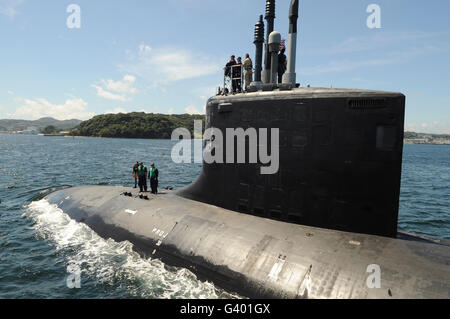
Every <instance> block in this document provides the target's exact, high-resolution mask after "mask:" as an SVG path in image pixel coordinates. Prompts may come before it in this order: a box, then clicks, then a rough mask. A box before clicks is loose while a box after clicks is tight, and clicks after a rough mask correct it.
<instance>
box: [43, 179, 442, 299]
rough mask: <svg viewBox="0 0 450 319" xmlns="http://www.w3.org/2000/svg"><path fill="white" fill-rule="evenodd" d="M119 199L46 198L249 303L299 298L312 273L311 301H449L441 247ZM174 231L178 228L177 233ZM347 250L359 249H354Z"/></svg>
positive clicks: (180, 203)
mask: <svg viewBox="0 0 450 319" xmlns="http://www.w3.org/2000/svg"><path fill="white" fill-rule="evenodd" d="M124 190H125V189H124V188H111V187H99V186H93V187H80V188H73V189H66V190H62V191H59V192H56V193H53V194H51V195H49V196H48V197H47V198H46V199H47V200H48V201H49V202H50V203H51V204H55V203H59V202H60V200H61V198H64V197H66V196H67V195H70V197H71V200H69V201H67V202H64V203H63V205H62V207H60V208H61V209H62V210H63V211H64V212H65V213H67V214H68V215H69V216H71V217H72V218H73V219H75V220H77V221H80V220H81V219H83V218H84V222H85V223H86V224H87V225H88V226H89V227H91V228H92V229H93V230H94V231H96V232H97V233H98V234H99V235H100V236H102V237H106V238H113V239H114V240H116V241H124V240H128V241H130V242H132V243H133V244H134V247H135V249H136V250H137V251H138V252H140V253H141V254H142V255H144V256H149V257H151V256H153V258H158V259H161V260H162V261H163V262H165V263H167V264H168V265H173V266H179V267H184V268H189V267H190V266H193V267H194V268H192V269H193V270H194V271H195V273H196V274H197V276H198V277H199V278H201V279H203V280H210V281H212V282H215V283H216V284H217V285H218V286H220V287H222V288H224V289H227V290H230V291H233V292H238V293H240V294H241V295H244V296H247V297H251V298H296V297H298V296H299V295H301V296H302V295H303V293H304V292H303V291H301V290H302V289H299V287H301V286H302V283H303V282H305V273H306V272H307V271H308V269H309V267H310V266H311V265H314V271H313V272H314V276H311V279H310V280H311V284H310V289H308V298H391V297H390V296H389V295H388V294H387V289H391V292H392V294H393V298H449V297H450V296H449V291H450V269H449V267H448V264H449V262H450V249H449V247H447V246H443V245H435V244H426V243H420V242H410V241H404V240H396V239H391V238H384V237H377V236H372V235H361V234H352V233H345V232H339V231H333V230H326V229H319V228H311V227H306V226H301V225H294V224H287V223H283V222H277V221H273V220H268V219H264V218H259V217H255V216H249V215H245V214H239V213H236V212H232V211H228V210H225V209H222V208H219V207H214V206H211V205H205V204H202V203H199V202H195V201H191V200H188V199H184V198H181V197H179V196H177V195H176V194H170V195H167V196H161V197H158V198H157V199H153V200H152V204H151V207H148V206H149V205H148V202H146V201H140V200H135V201H133V202H131V203H130V202H129V201H128V200H127V198H125V197H123V196H120V195H119V194H120V193H121V192H123V191H124ZM94 194H96V195H94ZM87 203H89V205H87ZM96 203H97V204H98V205H96ZM125 207H128V208H129V209H132V210H136V211H139V212H140V214H137V215H136V216H135V217H134V218H133V219H131V220H130V219H129V218H125V217H126V215H127V214H126V213H125V212H124V209H125ZM156 208H163V209H164V214H161V215H153V214H151V213H150V212H152V211H155V209H156ZM176 223H178V224H177V225H178V226H179V227H178V226H177V227H174V225H175V224H176ZM153 225H159V226H158V227H154V226H153ZM155 228H156V229H172V228H173V230H172V231H171V232H170V236H167V237H166V238H165V239H164V240H162V243H161V245H160V246H157V245H156V244H157V243H158V241H159V240H161V239H162V237H160V236H158V235H156V234H155V233H153V230H154V229H155ZM308 233H314V237H306V236H305V234H308ZM160 235H161V232H160ZM164 235H166V234H165V233H164ZM164 235H163V236H164ZM265 236H268V237H267V240H265V241H264V238H265ZM286 238H288V241H286ZM350 241H358V242H361V243H362V244H361V245H360V246H354V245H350V244H349V242H350ZM261 243H262V244H261ZM258 245H259V246H258ZM280 255H281V256H282V257H281V258H284V256H286V259H285V260H289V262H286V263H284V265H283V267H282V268H281V270H280V272H279V273H278V278H277V279H276V280H275V279H270V278H268V274H269V273H270V272H271V270H272V269H273V268H274V264H275V263H276V262H277V260H278V259H279V258H280ZM370 264H378V265H380V266H381V270H382V288H381V289H368V288H367V286H366V280H367V273H366V269H367V266H368V265H370ZM278 270H279V268H276V271H275V272H278ZM243 283H245V284H243ZM437 283H439V284H437Z"/></svg>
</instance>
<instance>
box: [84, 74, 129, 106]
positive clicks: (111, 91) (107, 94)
mask: <svg viewBox="0 0 450 319" xmlns="http://www.w3.org/2000/svg"><path fill="white" fill-rule="evenodd" d="M100 82H101V85H102V86H103V87H102V86H100V85H95V84H93V85H91V87H93V88H95V89H96V90H97V96H98V97H101V98H104V99H108V100H114V101H121V102H128V101H131V98H129V97H128V95H130V94H131V95H132V94H136V93H137V89H136V88H135V87H133V84H134V83H135V82H136V77H135V76H133V75H125V76H124V77H123V79H122V80H120V81H114V80H110V79H109V80H105V79H101V81H100Z"/></svg>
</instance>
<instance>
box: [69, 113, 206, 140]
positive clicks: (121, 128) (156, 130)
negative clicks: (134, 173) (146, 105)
mask: <svg viewBox="0 0 450 319" xmlns="http://www.w3.org/2000/svg"><path fill="white" fill-rule="evenodd" d="M194 120H202V121H203V122H204V121H205V116H204V115H188V114H183V115H165V114H152V113H150V114H148V113H129V114H106V115H98V116H95V117H94V118H92V119H90V120H88V121H85V122H82V123H81V124H80V125H78V126H77V127H76V128H75V129H73V130H72V131H71V135H73V136H89V137H115V138H146V139H170V138H171V136H172V132H173V131H174V130H175V129H177V128H180V127H183V128H186V129H188V130H189V131H190V132H191V134H193V131H194Z"/></svg>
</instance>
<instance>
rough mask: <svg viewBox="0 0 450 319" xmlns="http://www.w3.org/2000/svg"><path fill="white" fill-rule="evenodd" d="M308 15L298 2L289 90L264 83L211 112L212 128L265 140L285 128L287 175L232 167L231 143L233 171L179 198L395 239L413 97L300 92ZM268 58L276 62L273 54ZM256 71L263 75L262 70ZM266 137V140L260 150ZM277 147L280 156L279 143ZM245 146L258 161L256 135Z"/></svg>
mask: <svg viewBox="0 0 450 319" xmlns="http://www.w3.org/2000/svg"><path fill="white" fill-rule="evenodd" d="M267 2H268V3H269V2H271V1H267ZM273 5H274V1H273ZM298 7H299V5H298V0H292V2H291V8H290V13H289V16H290V31H289V32H290V33H289V50H288V54H289V56H288V61H289V62H288V70H287V73H286V74H285V76H284V78H283V83H282V84H279V85H278V84H275V83H266V84H263V85H258V83H256V82H255V85H252V86H251V87H250V89H249V92H246V93H241V94H235V95H218V96H214V97H212V98H210V99H209V101H208V102H207V106H206V117H207V120H206V128H212V127H214V128H217V129H219V130H221V131H223V132H225V131H226V129H227V128H234V129H236V128H242V129H244V130H248V129H249V128H255V129H256V130H257V132H260V131H259V129H261V128H267V129H268V130H269V132H270V130H271V129H272V128H276V129H279V154H280V156H279V170H278V172H277V173H276V174H271V175H262V174H261V167H264V166H265V165H263V164H261V163H257V164H254V163H253V164H252V163H249V162H248V161H246V163H245V164H237V163H226V158H225V156H226V155H225V154H227V152H228V151H227V149H226V145H227V136H226V134H224V143H223V145H224V150H223V152H224V155H223V156H224V164H219V163H213V164H208V163H204V165H203V171H202V173H201V176H200V177H199V178H198V180H197V181H196V182H195V183H193V184H192V185H191V186H189V187H187V188H185V189H182V190H180V191H179V192H178V194H179V195H180V196H182V197H185V198H189V199H193V200H197V201H201V202H204V203H208V204H211V205H216V206H219V207H223V208H226V209H230V210H234V211H238V212H241V213H243V214H251V215H255V216H260V217H264V218H269V219H275V220H279V221H284V222H288V223H297V224H302V225H307V226H315V227H320V228H328V229H337V230H343V231H347V232H356V233H366V234H374V235H381V236H389V237H395V236H396V235H397V219H398V208H399V196H400V180H401V166H402V153H403V135H404V113H405V96H404V95H403V94H401V93H392V92H380V91H371V90H356V89H328V88H298V87H297V86H298V85H297V84H296V76H295V58H296V45H297V41H296V37H297V17H298ZM273 17H274V14H273ZM261 23H262V19H261V20H260V21H258V23H257V25H256V27H257V30H255V44H256V45H257V46H258V45H260V44H261V30H262V32H264V29H263V28H264V26H263V25H261ZM270 27H271V26H270V25H269V28H268V31H269V30H270ZM271 32H272V31H271ZM271 32H270V33H271ZM270 33H269V34H270ZM265 53H266V57H267V56H268V53H269V52H267V46H266V52H265ZM256 54H257V56H256V61H261V59H260V58H261V54H262V53H261V50H256ZM258 55H259V56H258ZM266 62H267V60H266ZM266 65H267V63H266ZM272 67H273V66H272ZM256 72H257V76H258V72H259V70H258V63H257V69H256ZM263 78H264V77H263ZM255 80H256V81H258V80H259V78H258V77H257V78H256V79H255ZM263 80H264V79H263ZM269 135H270V134H269ZM233 138H234V137H233ZM265 138H266V137H265V136H261V135H260V134H259V133H258V143H259V144H260V143H261V141H262V139H265ZM267 139H268V141H269V147H268V149H269V150H270V149H271V145H270V143H271V138H270V136H268V137H267ZM245 141H247V143H246V159H247V160H248V157H249V155H248V154H249V151H250V148H249V143H248V142H249V137H248V136H247V137H246V138H245ZM236 145H237V143H234V147H235V149H234V154H236V152H237V149H236ZM209 151H211V152H214V151H215V150H214V149H211V150H209Z"/></svg>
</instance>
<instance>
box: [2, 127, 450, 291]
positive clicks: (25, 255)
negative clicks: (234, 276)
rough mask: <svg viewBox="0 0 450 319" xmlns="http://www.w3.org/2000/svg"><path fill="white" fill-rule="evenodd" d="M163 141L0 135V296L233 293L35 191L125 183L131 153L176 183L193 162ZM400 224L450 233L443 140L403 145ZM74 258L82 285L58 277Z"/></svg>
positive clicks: (192, 171)
mask: <svg viewBox="0 0 450 319" xmlns="http://www.w3.org/2000/svg"><path fill="white" fill-rule="evenodd" d="M174 143H175V142H173V141H167V140H126V139H96V138H75V139H72V138H64V137H56V138H48V137H41V136H25V135H1V134H0V201H1V203H0V298H151V299H159V298H214V299H215V298H239V296H236V295H234V294H232V293H230V292H226V291H223V290H221V289H220V288H218V287H215V286H214V285H213V284H212V283H208V282H201V281H199V280H198V279H197V278H196V276H195V275H194V274H193V273H191V272H190V271H188V270H186V269H182V268H174V267H169V266H167V265H164V264H163V263H162V262H161V261H159V260H151V259H143V258H141V257H140V256H139V255H138V254H137V253H135V252H134V251H133V249H132V245H131V244H130V243H128V242H124V243H117V242H114V241H112V240H105V239H102V238H100V237H99V236H98V235H97V234H95V233H94V232H93V231H92V230H90V229H89V228H88V227H87V226H85V225H84V224H78V223H76V222H74V221H73V220H71V219H70V218H69V217H68V216H67V215H65V214H64V212H62V211H61V210H59V209H58V208H56V207H54V206H51V205H49V204H48V203H47V202H46V201H45V200H42V199H43V198H44V197H45V196H46V195H47V194H49V193H51V192H53V191H55V190H58V189H61V188H64V187H69V186H79V185H124V186H126V185H131V183H132V179H131V167H132V166H133V163H134V162H136V161H137V160H139V161H144V162H145V163H147V164H150V163H151V162H156V163H158V166H159V170H160V172H161V173H162V174H161V176H160V184H161V186H163V187H164V186H171V187H174V188H180V187H183V186H186V185H188V184H190V183H191V182H192V181H194V180H195V179H196V177H197V176H198V175H199V174H200V171H201V164H183V165H179V164H177V165H175V164H174V163H173V162H172V160H171V149H172V146H173V145H174ZM399 230H401V231H406V232H412V233H417V234H422V235H427V236H430V237H435V238H445V239H450V147H449V146H433V145H405V149H404V161H403V177H402V190H401V200H400V217H399ZM70 264H79V265H82V267H81V271H82V273H81V287H82V288H81V289H69V288H68V287H67V285H66V279H67V276H68V272H67V266H68V265H70Z"/></svg>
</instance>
